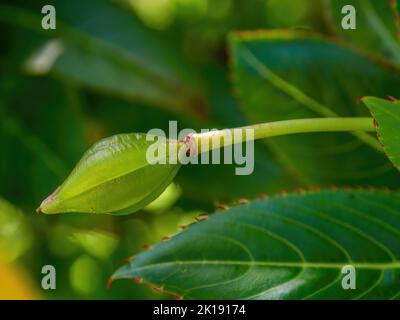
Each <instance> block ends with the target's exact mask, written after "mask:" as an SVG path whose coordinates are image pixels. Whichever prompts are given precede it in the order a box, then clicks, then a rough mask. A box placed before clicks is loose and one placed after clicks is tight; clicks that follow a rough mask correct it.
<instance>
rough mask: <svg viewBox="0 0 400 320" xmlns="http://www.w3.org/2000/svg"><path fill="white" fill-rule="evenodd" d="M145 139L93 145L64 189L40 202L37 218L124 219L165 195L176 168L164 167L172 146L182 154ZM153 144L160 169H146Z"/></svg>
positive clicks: (123, 138)
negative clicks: (78, 214) (55, 215)
mask: <svg viewBox="0 0 400 320" xmlns="http://www.w3.org/2000/svg"><path fill="white" fill-rule="evenodd" d="M150 137H151V138H152V139H149V135H146V134H142V133H132V134H120V135H116V136H112V137H109V138H106V139H104V140H101V141H100V142H98V143H97V144H95V145H94V146H93V147H91V148H90V149H89V150H88V151H87V152H86V153H85V154H84V156H83V158H82V159H81V160H80V161H79V163H78V164H77V166H76V167H75V168H74V170H73V171H72V173H71V174H70V175H69V177H68V178H67V179H66V180H65V181H64V183H63V184H62V185H61V186H60V187H59V188H57V189H56V190H55V191H54V192H53V193H52V194H51V195H50V196H49V197H47V198H46V199H45V200H44V201H43V202H42V204H41V205H40V207H39V208H38V212H43V213H48V214H53V213H62V212H86V213H110V214H128V213H133V212H135V211H137V210H140V209H141V208H143V207H145V206H146V205H147V204H149V203H150V202H152V201H153V200H154V199H156V198H157V197H158V196H159V195H160V194H161V193H162V192H163V191H164V190H165V188H166V187H167V186H168V185H169V184H170V183H171V181H172V180H173V178H174V177H175V175H176V173H177V172H178V170H179V167H180V165H179V162H178V163H176V162H175V163H176V164H172V162H170V161H169V154H170V153H171V151H170V150H171V146H173V147H174V148H175V149H176V150H181V149H182V148H181V146H182V144H180V143H178V141H176V140H167V139H166V138H164V137H158V136H150ZM154 139H157V141H156V144H157V145H158V146H159V148H158V149H157V150H158V154H157V158H158V159H164V160H166V161H164V163H165V164H162V163H163V162H161V163H155V164H151V163H149V161H148V159H147V153H148V152H147V151H148V149H149V147H150V146H151V145H154V144H155V142H154ZM160 146H163V147H164V148H160ZM172 149H173V148H172ZM163 150H164V151H163Z"/></svg>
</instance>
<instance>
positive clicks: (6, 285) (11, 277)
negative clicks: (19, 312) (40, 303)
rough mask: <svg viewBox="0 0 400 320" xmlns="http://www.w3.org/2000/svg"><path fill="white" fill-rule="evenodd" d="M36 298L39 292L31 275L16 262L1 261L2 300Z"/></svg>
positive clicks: (0, 293) (38, 297) (0, 288)
mask: <svg viewBox="0 0 400 320" xmlns="http://www.w3.org/2000/svg"><path fill="white" fill-rule="evenodd" d="M5 299H7V300H35V299H40V296H39V293H38V292H37V290H35V289H34V285H33V282H32V280H31V279H30V278H29V276H28V275H27V274H26V273H25V272H24V271H23V270H22V269H21V268H19V267H17V266H16V265H15V264H3V263H0V300H5Z"/></svg>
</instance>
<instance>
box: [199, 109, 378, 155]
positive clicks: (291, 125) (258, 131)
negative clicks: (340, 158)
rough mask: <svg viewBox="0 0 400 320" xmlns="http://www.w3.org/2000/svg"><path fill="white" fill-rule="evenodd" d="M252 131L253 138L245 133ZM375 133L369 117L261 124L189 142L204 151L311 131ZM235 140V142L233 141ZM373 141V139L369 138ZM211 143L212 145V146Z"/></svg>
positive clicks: (228, 130) (295, 120) (204, 133)
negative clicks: (239, 139)
mask: <svg viewBox="0 0 400 320" xmlns="http://www.w3.org/2000/svg"><path fill="white" fill-rule="evenodd" d="M251 131H252V132H253V135H249V134H247V133H248V132H251ZM365 131H375V127H374V122H373V119H372V118H354V117H353V118H313V119H294V120H284V121H276V122H267V123H260V124H255V125H250V126H245V127H239V128H232V129H223V130H217V131H210V132H203V133H197V134H193V135H192V141H194V144H195V146H196V148H197V150H198V151H199V152H207V151H210V150H213V149H217V148H219V147H220V146H228V145H232V144H234V143H238V142H237V141H238V140H235V139H238V137H240V138H241V139H242V140H241V142H245V141H249V140H258V139H263V138H269V137H275V136H283V135H289V134H297V133H311V132H352V133H360V132H365ZM233 137H235V139H234V138H233ZM371 138H373V137H371ZM213 141H214V143H213ZM216 141H218V142H219V143H216Z"/></svg>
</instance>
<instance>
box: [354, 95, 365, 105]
mask: <svg viewBox="0 0 400 320" xmlns="http://www.w3.org/2000/svg"><path fill="white" fill-rule="evenodd" d="M364 98H365V96H359V97H357V99H356V103H357V104H360V103H361V101H362V100H363V99H364Z"/></svg>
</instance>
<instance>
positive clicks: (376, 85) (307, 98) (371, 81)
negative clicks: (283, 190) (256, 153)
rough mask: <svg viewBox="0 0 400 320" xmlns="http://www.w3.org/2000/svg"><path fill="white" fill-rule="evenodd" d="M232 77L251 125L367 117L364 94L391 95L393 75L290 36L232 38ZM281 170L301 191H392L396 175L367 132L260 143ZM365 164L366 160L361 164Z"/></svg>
mask: <svg viewBox="0 0 400 320" xmlns="http://www.w3.org/2000/svg"><path fill="white" fill-rule="evenodd" d="M231 52H232V58H233V66H232V69H233V75H234V78H235V84H236V88H237V91H238V95H239V98H240V100H241V102H242V108H243V111H244V112H245V114H246V116H247V118H248V119H249V121H250V123H258V122H269V121H277V120H285V119H296V118H315V117H321V116H322V117H336V116H344V117H352V116H366V115H368V111H367V110H364V108H363V107H362V106H361V105H359V104H358V103H357V101H358V99H359V97H360V96H365V95H368V94H370V93H371V92H378V93H380V94H379V95H383V96H387V95H395V94H396V92H397V91H398V88H399V86H400V72H399V70H398V69H397V68H396V67H394V66H391V65H389V64H381V63H377V62H374V61H372V60H370V59H368V58H367V57H365V56H362V55H359V54H357V53H355V52H354V51H352V50H350V49H348V48H345V47H343V46H341V45H338V44H336V43H333V42H330V41H327V40H325V39H323V38H321V37H319V36H317V35H313V34H308V33H303V32H296V31H258V32H242V33H236V34H233V35H232V36H231ZM265 143H266V144H267V145H268V146H269V148H270V149H271V150H272V151H273V152H274V154H275V157H276V158H277V159H278V160H279V161H280V163H281V166H282V168H284V169H285V170H286V172H287V173H288V174H290V175H291V176H292V177H295V178H297V180H298V181H300V182H301V183H302V184H303V185H322V186H323V185H330V184H349V185H369V184H372V185H380V186H385V185H387V186H393V187H394V186H398V185H399V182H400V176H399V175H398V174H397V173H396V172H395V171H394V170H393V168H392V166H391V164H390V163H389V162H388V161H387V159H386V158H385V156H384V154H383V153H382V152H381V148H380V146H379V145H378V141H377V140H376V139H375V138H374V137H373V136H371V135H369V134H367V133H353V134H350V133H339V134H336V133H326V134H324V133H323V134H318V135H313V134H304V135H296V136H290V137H278V138H271V139H268V140H265ZM365 159H368V161H365Z"/></svg>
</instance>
